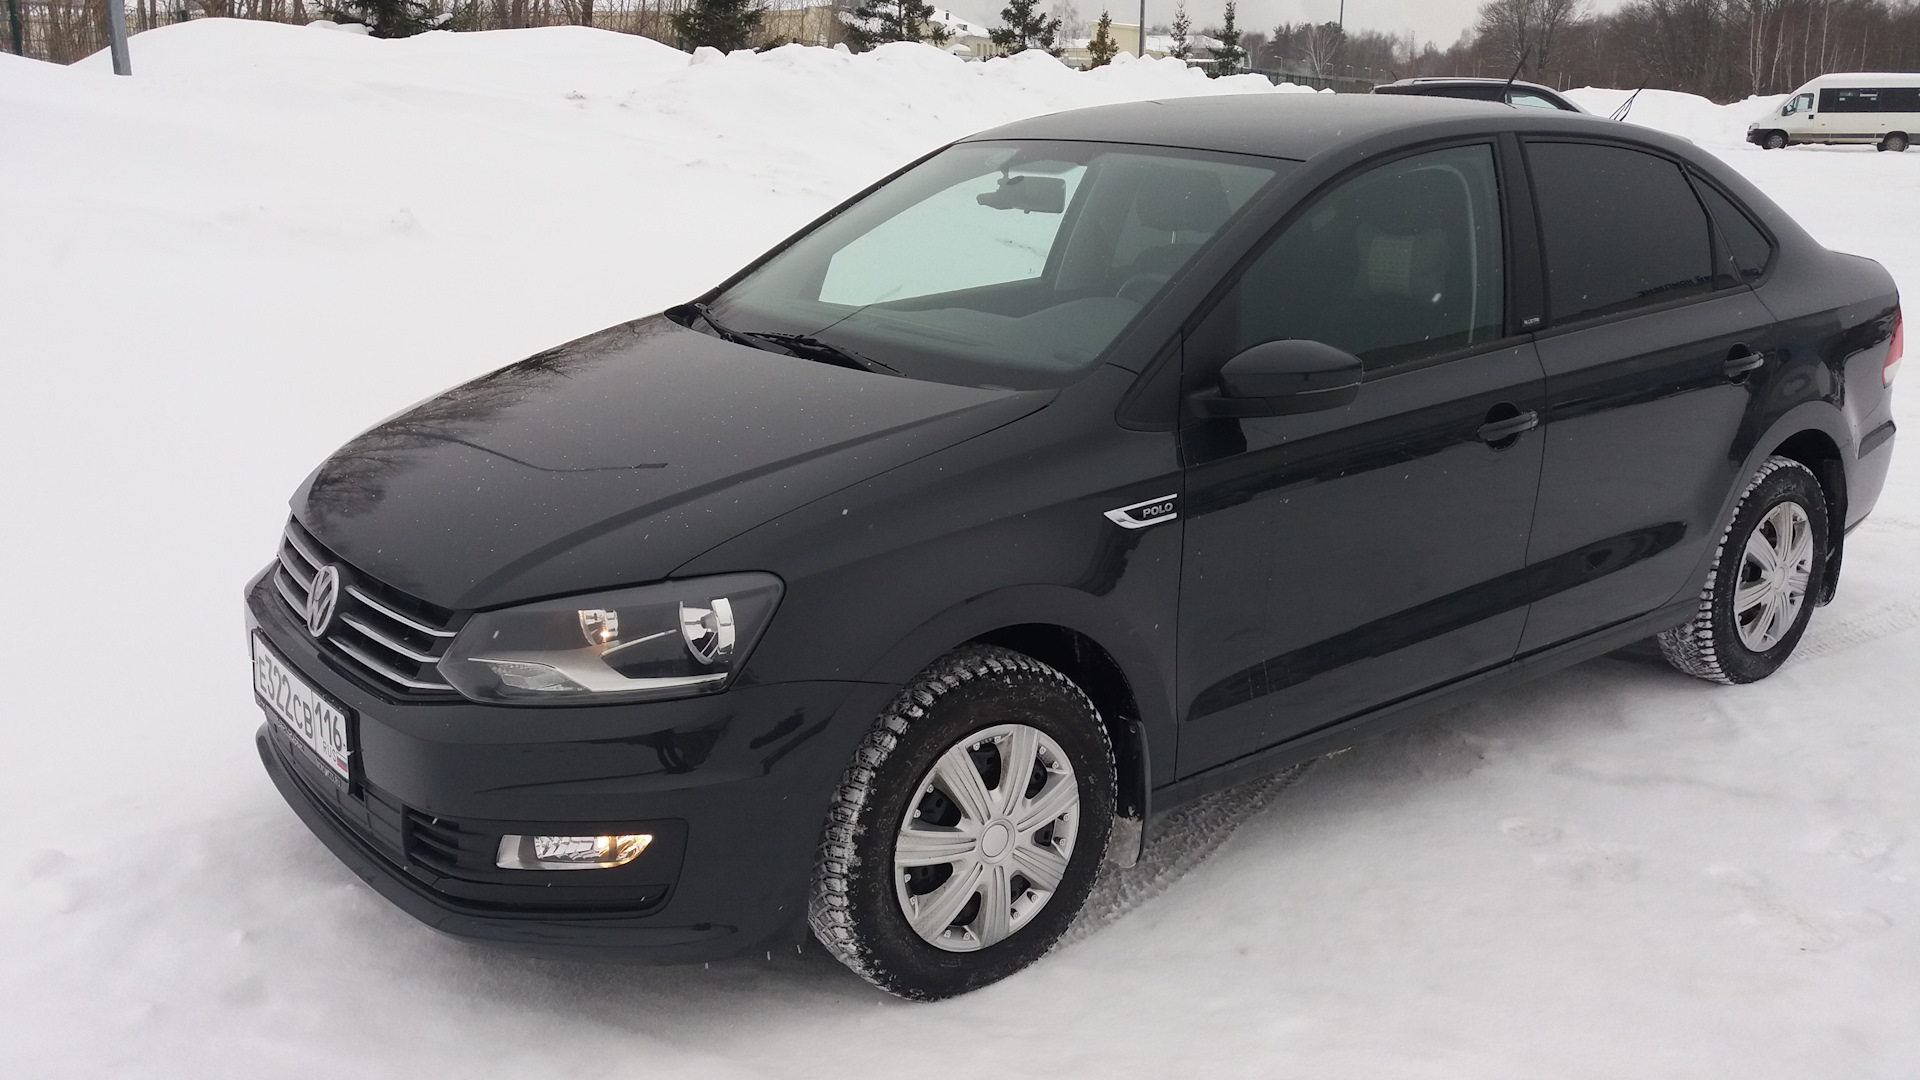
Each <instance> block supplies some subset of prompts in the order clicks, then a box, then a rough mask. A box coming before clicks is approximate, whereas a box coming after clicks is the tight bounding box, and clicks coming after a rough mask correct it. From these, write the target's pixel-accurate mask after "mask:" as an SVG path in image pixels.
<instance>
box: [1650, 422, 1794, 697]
mask: <svg viewBox="0 0 1920 1080" xmlns="http://www.w3.org/2000/svg"><path fill="white" fill-rule="evenodd" d="M1826 567H1827V502H1826V498H1825V497H1824V495H1823V493H1822V491H1821V489H1820V481H1819V480H1817V479H1815V477H1814V475H1813V472H1812V471H1811V470H1809V469H1808V468H1807V467H1806V466H1805V465H1802V464H1800V463H1799V462H1797V461H1794V460H1793V459H1792V458H1784V457H1770V458H1768V459H1767V460H1766V463H1765V464H1763V465H1761V466H1760V470H1759V472H1757V473H1755V474H1754V477H1753V480H1752V481H1751V482H1750V483H1749V484H1748V486H1747V490H1746V492H1745V493H1744V494H1743V495H1741V497H1740V504H1739V506H1737V507H1736V508H1735V509H1734V512H1733V522H1732V523H1731V524H1729V525H1728V526H1727V531H1726V534H1725V535H1724V536H1722V537H1721V539H1720V550H1719V552H1718V554H1716V555H1715V556H1714V565H1713V570H1712V571H1711V572H1710V573H1709V574H1708V575H1707V585H1706V588H1705V589H1704V590H1702V591H1701V594H1700V607H1699V609H1698V611H1697V612H1696V613H1695V615H1694V617H1693V619H1692V621H1690V622H1688V623H1687V624H1686V625H1684V626H1677V627H1675V628H1673V629H1672V630H1668V631H1665V632H1663V633H1662V634H1661V635H1660V651H1661V652H1662V653H1663V654H1665V656H1666V658H1667V662H1668V663H1670V664H1672V665H1673V666H1674V667H1676V668H1678V669H1679V670H1681V671H1683V672H1685V673H1687V674H1688V675H1694V676H1697V677H1699V678H1702V679H1710V680H1712V681H1714V682H1722V683H1750V682H1757V681H1758V680H1760V679H1764V678H1766V677H1767V676H1769V675H1771V674H1773V673H1774V671H1776V670H1778V669H1779V667H1780V665H1781V664H1784V663H1786V661H1787V657H1788V656H1791V655H1792V654H1793V647H1794V646H1795V645H1798V644H1799V643H1800V635H1801V634H1803V633H1805V632H1806V629H1807V620H1808V619H1809V618H1811V617H1812V615H1813V607H1814V605H1813V603H1812V597H1813V595H1814V592H1813V590H1814V588H1815V583H1817V582H1819V581H1820V580H1822V578H1823V577H1824V575H1825V573H1826Z"/></svg>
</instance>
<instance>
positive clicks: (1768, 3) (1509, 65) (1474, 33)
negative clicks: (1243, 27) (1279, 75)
mask: <svg viewBox="0 0 1920 1080" xmlns="http://www.w3.org/2000/svg"><path fill="white" fill-rule="evenodd" d="M1247 38H1248V42H1247V48H1248V51H1249V53H1250V54H1251V55H1252V57H1253V62H1254V65H1255V66H1257V67H1262V66H1273V67H1293V68H1297V69H1300V70H1305V71H1310V72H1313V73H1316V74H1361V73H1366V72H1370V73H1371V74H1372V75H1373V76H1374V77H1375V78H1377V79H1393V78H1412V77H1418V76H1446V75H1453V76H1462V75H1464V76H1483V77H1489V78H1500V79H1504V78H1507V77H1509V76H1511V75H1515V74H1516V73H1517V75H1518V77H1519V78H1522V79H1528V80H1532V81H1535V82H1543V83H1547V84H1549V85H1553V86H1556V87H1560V88H1567V87H1574V86H1614V87H1623V88H1628V89H1631V88H1634V87H1638V86H1650V87H1654V88H1657V89H1663V90H1680V91H1685V92H1687V93H1693V94H1700V95H1702V96H1704V97H1709V98H1712V99H1714V100H1716V101H1722V102H1726V101H1735V100H1738V99H1740V98H1743V97H1747V96H1748V95H1752V94H1781V93H1786V92H1787V91H1789V90H1792V89H1794V88H1796V87H1798V86H1800V85H1801V84H1803V83H1805V82H1806V81H1807V80H1808V79H1811V78H1813V77H1814V76H1816V75H1820V74H1822V73H1825V72H1829V71H1920V2H1916V0H1629V2H1628V3H1626V4H1624V5H1622V6H1621V7H1620V8H1618V9H1616V10H1614V11H1610V12H1605V13H1593V12H1591V11H1589V10H1588V9H1587V8H1586V5H1585V4H1584V3H1583V2H1582V0H1489V2H1488V3H1485V4H1482V5H1481V6H1480V10H1479V14H1478V18H1477V19H1476V20H1475V22H1474V25H1473V26H1472V27H1470V28H1469V29H1468V30H1467V31H1466V32H1465V33H1463V34H1461V36H1460V38H1459V40H1457V41H1455V42H1454V43H1453V44H1452V45H1450V46H1446V47H1444V48H1443V47H1441V46H1440V45H1438V44H1436V43H1433V42H1427V43H1424V44H1423V43H1421V42H1419V41H1418V40H1416V39H1414V38H1412V37H1411V36H1399V35H1394V34H1386V33H1380V32H1377V31H1370V30H1362V31H1346V32H1344V33H1343V32H1342V31H1341V28H1340V27H1339V26H1338V25H1337V24H1335V23H1291V24H1289V23H1282V24H1281V25H1280V26H1277V27H1275V28H1274V30H1273V32H1272V33H1271V34H1249V35H1247Z"/></svg>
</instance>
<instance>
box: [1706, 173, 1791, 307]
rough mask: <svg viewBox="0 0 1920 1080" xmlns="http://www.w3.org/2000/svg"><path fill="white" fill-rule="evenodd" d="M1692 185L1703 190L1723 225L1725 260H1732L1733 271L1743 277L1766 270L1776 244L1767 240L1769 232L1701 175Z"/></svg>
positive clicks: (1716, 220) (1715, 217) (1709, 207)
mask: <svg viewBox="0 0 1920 1080" xmlns="http://www.w3.org/2000/svg"><path fill="white" fill-rule="evenodd" d="M1693 186H1694V189H1695V190H1697V191H1698V192H1699V193H1700V199H1701V201H1703V202H1705V203H1706V204H1707V212H1708V213H1709V214H1711V215H1712V216H1713V222H1714V224H1716V225H1718V226H1720V236H1721V238H1722V239H1723V240H1724V241H1725V244H1726V249H1727V257H1726V258H1725V259H1723V260H1722V262H1723V264H1724V263H1726V262H1731V263H1732V266H1733V272H1734V273H1735V274H1736V275H1737V276H1738V277H1739V278H1740V279H1741V280H1743V281H1752V280H1754V279H1756V278H1758V277H1759V276H1760V275H1761V273H1762V272H1763V271H1765V270H1766V268H1767V260H1768V259H1770V258H1772V256H1773V245H1772V244H1769V243H1768V242H1767V236H1766V234H1765V233H1763V232H1761V231H1760V226H1758V225H1755V224H1754V223H1753V219H1752V218H1750V217H1748V216H1747V213H1746V211H1744V210H1742V209H1740V208H1739V207H1738V206H1735V205H1734V202H1733V200H1732V199H1729V198H1727V197H1726V196H1725V195H1722V194H1721V193H1720V190H1719V189H1718V188H1716V187H1714V186H1713V185H1711V184H1708V183H1706V182H1705V181H1703V180H1700V179H1698V178H1696V179H1695V180H1694V184H1693Z"/></svg>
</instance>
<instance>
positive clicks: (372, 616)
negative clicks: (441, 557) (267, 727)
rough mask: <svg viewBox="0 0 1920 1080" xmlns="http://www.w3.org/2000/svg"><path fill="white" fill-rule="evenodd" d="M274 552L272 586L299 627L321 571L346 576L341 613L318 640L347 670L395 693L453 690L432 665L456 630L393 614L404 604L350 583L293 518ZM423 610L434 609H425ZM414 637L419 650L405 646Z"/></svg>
mask: <svg viewBox="0 0 1920 1080" xmlns="http://www.w3.org/2000/svg"><path fill="white" fill-rule="evenodd" d="M275 554H276V559H277V561H278V563H279V565H278V567H277V568H276V569H275V571H274V573H273V575H272V576H273V584H274V588H275V590H276V591H278V592H279V593H280V599H281V600H283V601H285V602H286V605H287V607H288V609H289V610H291V612H292V613H293V615H294V617H295V619H296V621H298V622H300V623H305V622H306V618H307V603H308V598H309V595H310V594H311V593H312V591H313V582H314V578H315V576H316V575H317V574H318V573H319V570H320V568H321V567H323V566H326V565H328V564H330V563H331V564H334V565H338V566H340V567H341V570H342V571H344V572H345V573H343V577H344V578H346V579H348V580H343V581H342V582H341V584H342V586H343V587H342V589H341V594H342V595H341V603H340V610H339V612H338V614H336V615H335V616H334V623H333V627H332V629H330V630H329V631H328V632H327V634H326V636H325V638H324V640H323V642H322V644H323V645H325V646H326V649H327V651H330V652H332V653H334V654H335V656H336V657H338V658H340V659H342V660H346V661H351V662H352V663H351V664H350V665H349V666H350V667H357V668H359V669H361V671H362V672H363V674H364V675H365V676H366V677H367V678H369V679H371V680H372V681H373V682H375V683H384V684H386V685H388V686H389V687H391V688H394V689H404V690H421V691H429V692H433V693H452V692H453V687H452V686H450V685H448V684H447V683H445V682H442V681H440V680H439V679H437V678H436V677H435V676H437V675H438V674H439V672H438V671H437V670H435V668H434V665H436V664H437V663H438V662H439V660H440V657H439V655H438V654H439V653H442V652H445V651H446V648H447V646H448V645H449V644H450V643H451V642H452V640H453V637H454V634H455V631H452V630H446V629H442V628H441V627H439V626H435V625H432V624H430V623H428V622H424V621H422V618H421V617H417V616H412V615H407V614H404V613H402V612H400V611H396V610H395V609H394V606H393V604H394V603H396V602H404V601H401V600H396V601H394V602H386V601H382V600H380V599H378V598H377V597H375V596H373V595H372V594H371V593H370V591H369V590H370V589H371V588H374V587H375V586H374V585H372V584H369V586H368V588H360V587H358V586H355V585H353V584H352V583H351V580H350V579H351V577H352V574H351V568H350V567H347V566H345V565H344V564H340V563H338V561H337V560H336V559H334V558H333V557H332V556H331V555H329V554H327V553H326V552H325V550H324V549H323V548H322V547H321V546H320V545H319V543H318V541H316V540H314V539H312V538H310V537H309V536H307V534H306V532H305V530H304V529H302V528H301V527H300V525H299V523H298V522H296V521H294V520H292V519H289V520H288V522H287V528H286V533H285V535H284V536H283V537H282V540H281V543H280V546H279V548H278V550H277V551H276V553H275ZM423 606H424V605H423ZM428 610H435V609H432V608H430V607H429V608H428ZM425 617H426V618H439V617H440V616H433V615H427V616H425ZM414 635H419V636H420V637H424V638H426V639H427V644H426V645H425V646H421V647H416V646H415V645H412V644H410V643H409V642H410V641H411V640H413V639H414V638H413V636H414ZM388 654H391V655H388ZM422 669H424V670H422Z"/></svg>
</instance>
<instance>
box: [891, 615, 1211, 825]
mask: <svg viewBox="0 0 1920 1080" xmlns="http://www.w3.org/2000/svg"><path fill="white" fill-rule="evenodd" d="M1159 629H1160V628H1155V631H1158V630H1159ZM1149 633H1150V632H1149V631H1146V630H1144V629H1143V628H1141V627H1136V626H1134V625H1132V624H1131V623H1130V622H1129V621H1128V620H1127V619H1126V618H1125V617H1124V615H1123V614H1122V613H1120V612H1117V611H1115V610H1114V609H1113V607H1112V606H1111V605H1109V604H1106V603H1103V602H1102V601H1101V600H1100V598H1098V597H1095V596H1093V595H1091V594H1088V593H1085V592H1081V591H1080V590H1078V589H1073V588H1070V587H1066V586H1058V585H1026V586H1015V587H1010V588H1004V589H998V590H995V591H993V592H990V593H986V594H984V595H981V596H978V597H974V598H972V599H970V600H968V601H966V602H965V603H963V604H960V605H958V606H956V607H954V608H952V609H949V610H948V611H945V612H943V613H941V614H939V615H937V616H935V617H933V618H932V619H929V620H927V621H926V622H924V623H922V624H921V625H920V626H919V627H918V628H916V629H915V630H913V631H912V632H911V633H909V634H907V635H906V636H905V637H904V638H903V639H902V640H901V641H900V642H899V643H898V644H897V645H895V646H894V647H893V649H891V650H890V651H889V652H888V653H887V655H886V656H885V657H883V658H882V659H881V660H880V661H879V662H878V663H876V664H875V665H874V666H873V668H872V669H871V670H870V671H869V672H868V673H867V675H866V676H865V679H866V680H867V681H873V682H885V683H889V684H893V685H900V684H904V683H906V682H907V681H908V680H910V679H912V678H913V676H914V675H915V674H916V673H917V672H919V671H920V670H921V669H923V668H925V667H926V666H927V665H928V664H931V663H932V662H933V661H934V660H936V659H938V658H939V657H940V656H942V655H944V654H945V653H947V652H950V651H952V650H953V649H956V648H959V647H960V646H962V645H968V644H975V643H983V644H992V645H999V646H1001V647H1003V648H1008V649H1013V650H1015V651H1017V652H1023V653H1026V654H1027V655H1029V656H1032V657H1033V658H1034V659H1036V660H1040V661H1042V662H1043V663H1046V664H1049V665H1051V666H1053V667H1055V668H1057V669H1059V670H1060V671H1061V672H1062V673H1064V674H1065V675H1067V677H1069V678H1071V679H1072V680H1073V681H1074V682H1075V683H1077V684H1078V685H1079V686H1080V688H1081V689H1082V690H1084V691H1086V693H1087V696H1088V698H1089V699H1091V700H1092V701H1093V704H1094V707H1095V708H1097V709H1098V710H1099V712H1100V717H1101V722H1102V724H1103V725H1104V726H1105V728H1106V731H1107V735H1108V738H1109V739H1110V740H1111V741H1112V743H1113V750H1114V761H1115V766H1116V769H1117V770H1118V776H1117V777H1116V779H1117V780H1118V789H1117V793H1118V803H1117V805H1116V808H1115V810H1116V812H1115V829H1116V841H1115V846H1114V847H1113V848H1111V849H1110V850H1112V851H1113V852H1114V854H1115V856H1116V857H1117V858H1119V859H1121V860H1123V861H1125V862H1128V863H1130V862H1131V859H1132V857H1133V856H1134V855H1137V853H1138V850H1139V844H1140V843H1143V842H1144V836H1143V832H1144V825H1145V823H1146V820H1147V818H1148V816H1149V814H1150V813H1151V811H1152V791H1153V785H1154V778H1155V776H1156V774H1158V775H1161V776H1164V777H1166V778H1168V779H1171V777H1172V776H1173V775H1174V772H1173V766H1174V750H1175V738H1176V732H1175V726H1174V723H1173V709H1174V706H1173V692H1172V691H1173V683H1172V678H1171V672H1170V671H1163V670H1162V666H1161V665H1162V662H1163V659H1164V662H1165V663H1168V664H1170V663H1171V662H1172V661H1171V656H1172V653H1171V648H1170V646H1169V645H1166V644H1158V643H1156V642H1155V641H1154V640H1152V639H1151V638H1150V637H1149ZM1161 652H1164V653H1165V654H1166V655H1165V657H1164V658H1163V657H1161V656H1159V655H1157V654H1159V653H1161ZM1123 821H1124V822H1128V823H1129V826H1128V829H1127V832H1128V833H1130V835H1122V833H1121V824H1120V823H1121V822H1123ZM1130 845H1131V849H1130V850H1129V846H1130Z"/></svg>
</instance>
